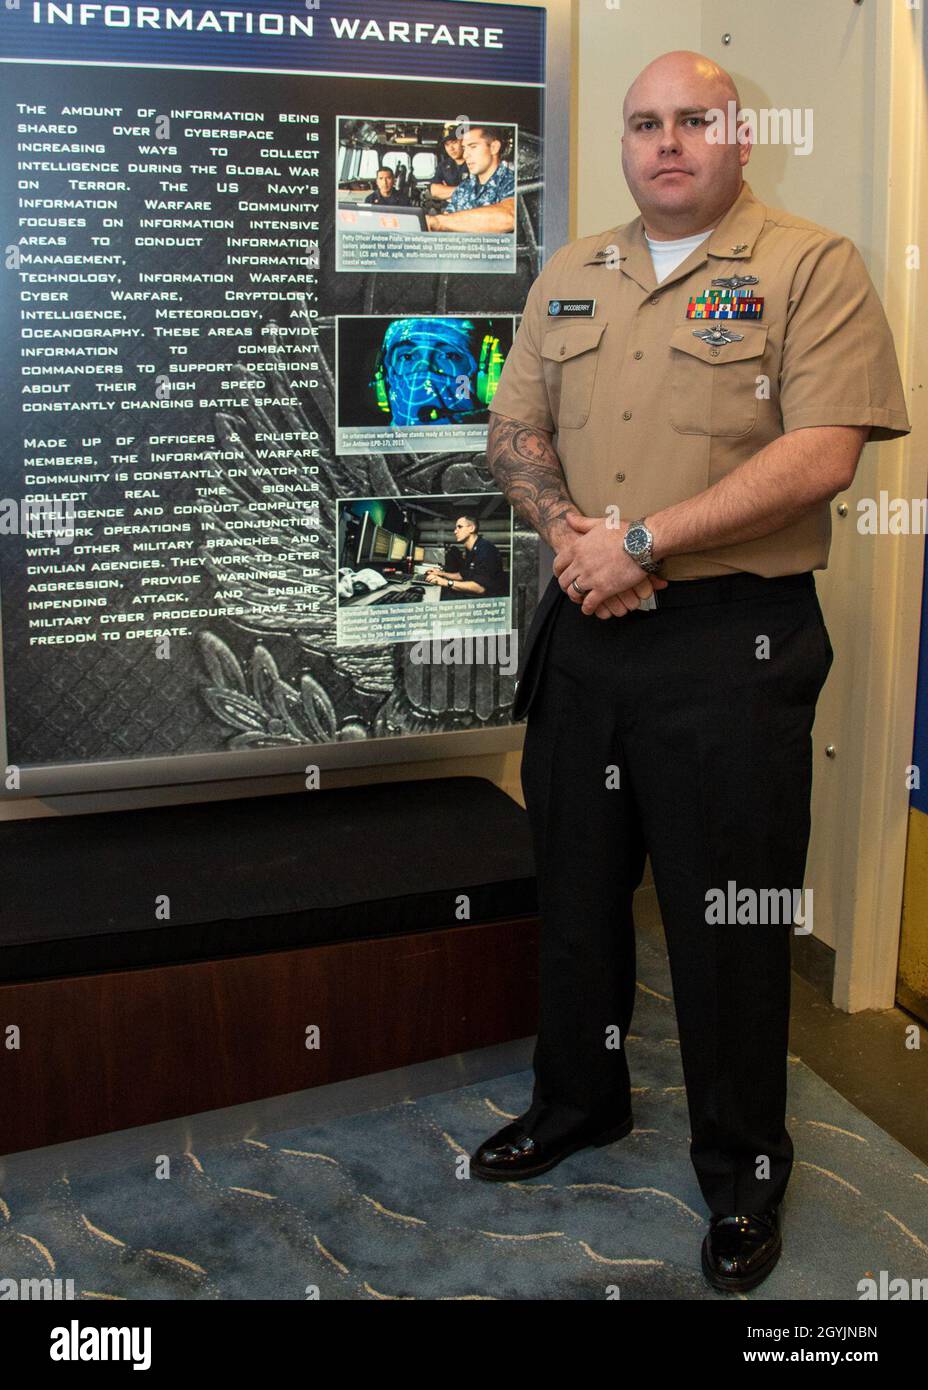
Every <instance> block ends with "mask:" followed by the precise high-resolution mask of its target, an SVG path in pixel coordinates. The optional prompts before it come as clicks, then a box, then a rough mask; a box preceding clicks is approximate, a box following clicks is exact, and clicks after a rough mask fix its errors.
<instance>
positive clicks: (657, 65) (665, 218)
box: [622, 49, 751, 239]
mask: <svg viewBox="0 0 928 1390" xmlns="http://www.w3.org/2000/svg"><path fill="white" fill-rule="evenodd" d="M731 102H733V103H734V107H733V108H730V106H729V103H731ZM739 108H740V99H739V97H738V89H737V87H736V86H735V83H734V81H733V80H732V77H731V74H730V73H727V72H726V71H725V69H724V68H722V67H719V65H718V63H716V62H715V60H714V59H712V58H707V57H706V56H705V54H703V53H692V52H690V51H688V50H685V49H681V50H678V51H676V52H673V53H664V54H662V55H661V57H659V58H655V59H654V61H653V62H651V63H649V64H648V65H647V67H646V68H644V69H642V71H641V72H640V73H639V74H638V76H637V77H636V78H635V80H634V82H633V83H632V85H631V86H630V87H629V89H628V92H627V93H626V96H625V101H624V103H623V107H622V116H623V120H624V125H625V131H624V134H623V136H622V168H623V171H624V173H625V178H626V180H627V182H628V186H629V188H630V190H631V193H632V196H633V197H634V199H635V202H636V203H637V204H638V207H639V208H640V209H641V214H642V218H643V219H644V223H645V228H646V230H647V231H648V233H649V234H650V235H651V236H655V237H658V238H661V239H673V238H676V237H683V236H689V235H692V234H695V233H696V232H700V231H706V230H708V228H709V227H712V226H715V225H717V223H718V221H719V220H720V218H721V217H722V216H723V214H724V213H725V212H726V211H727V210H728V208H729V207H730V206H731V204H732V203H733V202H734V201H735V199H736V198H737V196H738V193H739V192H740V189H741V184H742V172H741V171H742V168H743V166H744V165H745V164H747V162H748V159H749V158H750V152H751V147H750V143H749V142H745V143H738V142H733V143H728V142H727V141H722V142H717V141H716V140H715V139H708V138H707V134H708V133H709V132H710V131H712V130H716V131H717V130H718V128H719V118H718V116H716V115H715V114H714V113H717V112H718V113H722V114H723V115H727V113H728V111H729V109H733V110H734V111H736V112H737V111H738V110H739Z"/></svg>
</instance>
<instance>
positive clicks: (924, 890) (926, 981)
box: [896, 806, 928, 1023]
mask: <svg viewBox="0 0 928 1390" xmlns="http://www.w3.org/2000/svg"><path fill="white" fill-rule="evenodd" d="M896 998H897V1000H898V1001H899V1003H900V1004H901V1005H902V1007H903V1008H904V1009H908V1010H909V1012H910V1013H913V1014H915V1016H916V1018H920V1019H922V1020H923V1022H925V1023H928V816H926V815H925V813H924V811H919V810H917V809H916V808H915V807H914V806H912V807H910V808H909V838H908V843H907V844H906V851H905V884H904V886H903V890H902V932H901V935H900V938H899V973H898V975H897V977H896Z"/></svg>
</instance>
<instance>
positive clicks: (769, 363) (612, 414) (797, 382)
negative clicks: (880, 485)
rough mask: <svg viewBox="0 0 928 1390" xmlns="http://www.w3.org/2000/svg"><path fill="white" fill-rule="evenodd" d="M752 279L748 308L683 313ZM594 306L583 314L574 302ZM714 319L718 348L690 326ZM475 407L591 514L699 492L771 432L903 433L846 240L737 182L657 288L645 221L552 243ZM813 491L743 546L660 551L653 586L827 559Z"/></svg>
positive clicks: (879, 337) (821, 563)
mask: <svg viewBox="0 0 928 1390" xmlns="http://www.w3.org/2000/svg"><path fill="white" fill-rule="evenodd" d="M732 276H754V277H756V281H757V283H756V284H753V285H751V286H750V288H749V291H748V292H749V293H750V294H751V295H754V296H757V297H761V298H763V301H764V302H763V307H762V311H761V315H760V317H759V318H753V319H748V318H737V319H713V318H710V319H704V320H703V319H693V318H688V317H687V305H688V304H689V302H690V300H691V299H693V298H694V297H698V296H701V295H702V294H704V293H705V292H706V291H707V290H708V291H710V293H711V292H713V287H712V284H711V282H712V281H713V280H715V279H726V278H730V277H732ZM590 300H592V301H595V303H594V305H593V308H592V312H590V309H589V304H588V303H586V301H590ZM719 328H721V329H725V330H727V332H726V334H725V335H724V336H726V337H731V338H732V339H733V341H731V342H728V343H723V344H721V345H716V344H712V343H709V342H706V341H705V340H704V339H703V338H701V337H697V336H696V333H697V332H705V331H706V330H710V331H711V330H712V329H719ZM490 409H491V410H494V411H497V412H498V413H499V414H501V415H506V416H509V417H511V418H512V419H516V420H522V421H524V422H525V423H526V424H529V425H533V426H535V427H537V428H538V429H542V430H546V431H549V432H551V433H553V434H554V436H555V438H554V447H555V449H556V450H557V453H558V456H559V458H560V460H561V463H562V466H563V469H564V475H565V477H566V480H567V486H568V488H569V491H570V495H571V496H572V497H573V499H574V501H575V502H576V504H577V506H578V507H579V508H580V509H581V511H582V512H584V513H585V514H586V515H588V516H601V515H604V514H606V512H607V508H609V507H614V506H617V507H618V508H619V516H620V517H621V518H622V519H623V520H627V521H632V520H634V519H635V518H636V517H640V516H648V515H653V514H654V513H655V512H658V511H660V510H661V509H662V508H665V507H669V506H672V505H673V504H675V503H677V502H682V501H684V500H685V499H686V498H688V497H693V496H695V495H696V494H697V493H700V492H703V491H705V489H706V488H708V487H710V486H711V485H712V484H713V483H715V482H717V481H718V480H719V479H720V478H723V477H725V475H726V474H728V473H730V472H731V471H732V470H733V469H734V468H737V467H738V465H739V464H741V463H743V462H744V461H745V460H746V459H748V458H750V457H751V456H752V455H753V454H756V453H757V452H758V450H760V449H762V448H764V446H765V445H767V444H769V443H771V442H772V440H774V439H776V438H777V437H778V436H779V435H781V434H785V433H787V432H788V431H790V430H796V429H802V428H804V427H807V426H811V425H869V426H870V436H869V437H870V439H871V440H881V439H893V438H895V437H897V436H898V435H904V434H907V433H908V431H909V429H910V428H911V426H910V424H909V420H908V416H907V413H906V403H905V393H904V391H903V387H902V382H901V380H900V377H899V368H898V365H897V362H896V354H895V348H894V346H893V338H892V333H891V331H890V328H889V324H888V323H887V320H886V315H885V313H884V312H883V306H882V305H881V303H880V300H879V297H878V296H877V293H876V290H875V289H874V287H873V284H872V282H871V280H870V277H869V275H868V273H867V269H866V267H865V265H864V263H863V260H862V259H861V257H860V254H859V252H858V251H857V249H856V247H855V246H854V244H853V242H851V241H849V240H848V238H847V237H844V236H840V235H839V234H838V233H837V232H831V231H828V230H827V228H824V227H820V226H817V225H816V224H815V223H813V222H808V221H805V220H804V219H803V218H800V217H794V216H792V214H790V213H788V212H781V211H779V210H777V209H775V208H768V207H766V206H765V205H764V204H763V203H762V202H760V201H759V200H758V199H757V198H755V197H754V195H753V193H752V192H751V189H750V187H749V185H748V184H747V183H744V184H743V185H742V187H741V191H740V193H739V195H738V198H737V199H736V201H735V202H734V203H733V204H732V206H731V208H729V210H728V212H727V213H726V214H725V215H724V217H723V218H722V220H721V222H720V223H719V224H718V226H717V227H716V228H715V230H714V232H713V233H712V234H711V236H710V237H709V238H708V240H707V241H704V242H703V243H702V244H701V245H700V246H698V247H697V248H696V249H695V250H694V251H693V252H692V253H691V254H690V255H689V256H688V257H687V259H686V260H685V261H683V262H681V264H680V265H679V266H677V267H676V269H675V270H673V271H671V272H670V274H669V275H668V276H667V278H666V279H665V280H663V281H662V282H661V284H660V285H658V283H657V280H656V278H655V274H654V267H653V265H652V262H651V255H650V252H649V250H648V246H647V242H646V240H645V233H644V227H643V223H642V219H641V218H640V217H638V218H636V219H635V220H634V221H632V222H630V223H628V224H627V225H626V226H623V227H617V228H613V229H612V230H611V231H609V232H604V233H602V234H600V235H599V236H592V237H583V238H581V239H580V240H579V241H574V242H571V243H570V244H569V245H567V246H563V247H561V249H560V250H559V251H556V252H555V254H554V255H553V256H552V257H551V258H550V260H549V261H548V262H547V264H546V265H545V266H544V268H543V270H542V271H541V273H540V275H539V276H538V278H537V279H536V280H535V282H534V284H533V285H532V288H531V289H530V291H529V294H528V298H527V300H526V303H525V310H524V313H523V315H522V321H521V324H520V326H519V331H518V333H517V334H516V338H515V341H514V343H513V346H512V349H511V351H510V353H509V356H508V358H507V360H506V364H505V366H504V368H503V372H502V375H501V378H500V382H499V386H498V388H497V391H496V394H495V395H494V397H493V400H492V401H491V403H490ZM830 541H831V508H830V504H829V502H828V501H827V500H825V501H822V502H820V503H818V504H816V505H815V506H814V507H811V508H810V509H809V511H808V512H807V513H806V514H805V515H804V516H803V517H802V518H801V519H800V520H799V521H798V522H795V523H793V524H792V525H790V526H787V527H784V528H782V529H781V530H779V531H776V532H773V533H771V534H770V535H767V536H762V537H760V538H759V539H757V540H752V541H745V542H740V543H738V544H735V545H727V546H720V547H717V548H713V549H712V550H706V551H701V552H694V553H692V554H687V555H672V556H668V557H667V558H666V559H665V561H664V565H663V567H662V571H661V572H662V574H664V575H665V576H666V578H668V579H698V578H703V577H707V576H711V575H719V574H730V573H732V571H738V570H746V571H749V572H752V573H755V574H760V575H764V576H768V577H769V576H773V575H780V574H798V573H800V572H802V571H803V570H810V569H824V568H825V567H826V566H827V564H828V551H829V546H830Z"/></svg>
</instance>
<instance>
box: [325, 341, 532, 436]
mask: <svg viewBox="0 0 928 1390" xmlns="http://www.w3.org/2000/svg"><path fill="white" fill-rule="evenodd" d="M336 333H337V362H338V373H337V378H336V380H337V382H338V391H337V404H336V422H337V424H336V450H337V452H338V453H340V454H367V453H391V452H393V453H397V452H410V451H411V452H414V453H436V452H444V451H445V450H460V451H461V452H466V451H476V450H480V449H483V448H485V447H486V439H487V425H488V423H489V418H490V412H489V406H490V402H491V401H492V399H493V397H494V395H495V394H496V388H497V386H498V385H499V379H500V375H501V373H502V370H503V366H504V364H505V361H506V357H507V354H508V353H509V350H510V348H511V347H512V340H513V334H514V319H513V316H512V315H511V314H508V315H498V316H494V317H493V318H486V317H483V318H477V317H476V316H474V317H471V316H469V315H463V314H461V315H457V314H455V315H441V316H438V315H434V316H432V315H428V316H427V315H422V316H416V317H408V318H390V317H386V316H377V315H360V314H359V315H349V314H344V315H340V316H339V317H338V318H337V320H336Z"/></svg>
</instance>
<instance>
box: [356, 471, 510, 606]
mask: <svg viewBox="0 0 928 1390" xmlns="http://www.w3.org/2000/svg"><path fill="white" fill-rule="evenodd" d="M512 520H513V519H512V508H511V506H510V505H509V503H508V502H507V501H506V499H505V498H504V497H503V496H502V495H501V494H499V493H472V494H465V495H463V496H458V497H432V496H423V497H386V498H370V497H365V498H343V499H341V500H340V501H339V504H338V586H337V588H338V603H339V607H352V608H361V607H384V606H388V605H392V604H397V605H417V604H418V605H426V606H430V605H436V604H439V603H452V602H465V603H468V604H477V603H478V602H479V601H480V600H494V602H493V603H492V604H480V608H481V609H490V608H494V609H497V610H498V614H496V615H495V616H499V618H500V619H503V618H506V620H508V607H509V604H508V600H509V596H510V583H511V567H512V565H511V561H512ZM500 600H505V601H506V602H505V603H502V604H501V603H500Z"/></svg>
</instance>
